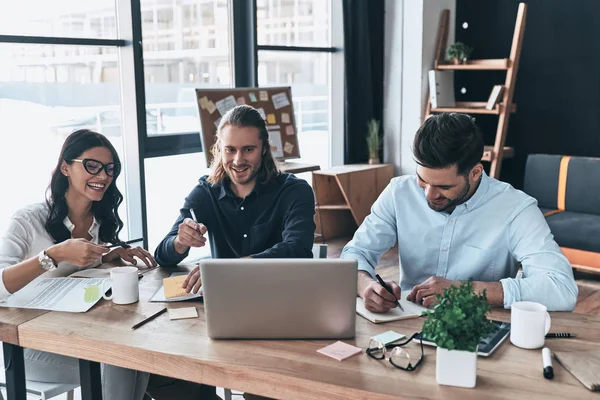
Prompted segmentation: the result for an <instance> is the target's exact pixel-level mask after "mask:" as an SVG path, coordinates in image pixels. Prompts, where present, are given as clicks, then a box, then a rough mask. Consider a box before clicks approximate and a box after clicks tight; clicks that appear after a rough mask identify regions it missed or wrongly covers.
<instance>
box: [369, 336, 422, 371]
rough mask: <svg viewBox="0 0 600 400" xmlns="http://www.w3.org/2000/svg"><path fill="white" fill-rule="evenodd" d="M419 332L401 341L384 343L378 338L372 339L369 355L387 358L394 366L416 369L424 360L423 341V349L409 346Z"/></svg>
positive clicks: (380, 358) (381, 358)
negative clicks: (419, 349)
mask: <svg viewBox="0 0 600 400" xmlns="http://www.w3.org/2000/svg"><path fill="white" fill-rule="evenodd" d="M417 335H418V333H415V334H414V335H412V336H411V337H410V338H409V339H407V340H406V341H404V342H401V343H390V344H387V345H384V344H383V343H381V342H380V341H379V340H377V339H371V341H370V342H369V348H368V349H367V355H368V356H369V357H371V358H374V359H375V360H383V359H387V360H388V361H389V362H390V364H392V365H393V366H394V367H396V368H399V369H402V370H404V371H414V370H416V369H417V368H418V367H419V365H421V363H422V362H423V355H424V352H423V342H421V347H420V348H421V351H420V354H419V351H418V347H417V348H415V347H407V346H406V345H407V344H409V343H410V342H411V341H412V340H413V339H414V338H416V337H417Z"/></svg>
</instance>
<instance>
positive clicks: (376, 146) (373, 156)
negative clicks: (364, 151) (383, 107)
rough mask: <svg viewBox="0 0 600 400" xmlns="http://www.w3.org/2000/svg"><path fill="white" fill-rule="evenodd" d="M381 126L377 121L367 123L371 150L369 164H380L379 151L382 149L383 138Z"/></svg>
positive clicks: (368, 141) (368, 143)
mask: <svg viewBox="0 0 600 400" xmlns="http://www.w3.org/2000/svg"><path fill="white" fill-rule="evenodd" d="M380 126H381V124H380V123H379V121H377V120H376V119H372V120H370V121H369V122H368V123H367V128H368V133H367V147H368V149H369V164H379V150H380V149H381V138H380V137H379V127H380Z"/></svg>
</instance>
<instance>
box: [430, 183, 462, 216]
mask: <svg viewBox="0 0 600 400" xmlns="http://www.w3.org/2000/svg"><path fill="white" fill-rule="evenodd" d="M470 190H471V184H470V183H469V180H468V179H467V183H466V184H465V187H464V188H463V190H462V191H461V192H460V193H459V194H458V196H456V197H455V198H454V199H448V198H446V197H444V196H441V197H440V198H438V199H436V200H442V199H446V200H448V201H447V202H445V203H442V204H435V203H432V202H430V201H429V200H427V205H428V206H429V208H431V209H432V210H433V211H437V212H444V211H447V210H449V209H454V208H455V207H456V206H457V205H459V204H462V203H464V202H465V201H466V200H467V196H468V195H469V191H470Z"/></svg>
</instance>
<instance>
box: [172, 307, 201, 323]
mask: <svg viewBox="0 0 600 400" xmlns="http://www.w3.org/2000/svg"><path fill="white" fill-rule="evenodd" d="M187 318H198V311H197V310H196V307H183V308H169V319H170V320H171V321H172V320H174V319H187Z"/></svg>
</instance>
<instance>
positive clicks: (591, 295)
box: [29, 238, 600, 400]
mask: <svg viewBox="0 0 600 400" xmlns="http://www.w3.org/2000/svg"><path fill="white" fill-rule="evenodd" d="M348 241H349V239H348V238H338V239H332V240H328V241H327V245H328V248H327V255H328V257H330V258H337V257H339V256H340V253H341V252H342V249H343V247H344V245H346V243H348ZM398 265H399V262H398V249H397V248H393V249H391V250H389V251H388V252H387V253H385V254H384V255H383V256H382V257H381V260H380V261H379V264H378V265H377V269H378V270H379V271H381V272H380V273H381V274H382V275H388V276H390V275H392V276H393V274H396V273H397V269H398ZM575 280H576V282H577V286H578V287H579V297H578V299H577V306H576V307H575V310H574V312H576V313H580V314H588V315H600V274H598V275H594V274H584V273H578V272H575ZM217 394H219V395H220V396H221V398H224V395H223V389H221V388H219V389H217ZM29 398H30V399H34V398H35V397H29ZM66 398H67V397H66V395H63V396H58V397H55V399H57V400H65V399H66ZM233 398H234V399H236V400H237V399H242V396H235V395H234V396H233ZM80 399H81V394H80V393H79V390H77V391H76V392H75V400H80Z"/></svg>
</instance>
